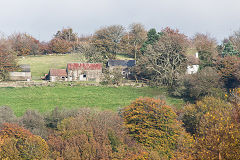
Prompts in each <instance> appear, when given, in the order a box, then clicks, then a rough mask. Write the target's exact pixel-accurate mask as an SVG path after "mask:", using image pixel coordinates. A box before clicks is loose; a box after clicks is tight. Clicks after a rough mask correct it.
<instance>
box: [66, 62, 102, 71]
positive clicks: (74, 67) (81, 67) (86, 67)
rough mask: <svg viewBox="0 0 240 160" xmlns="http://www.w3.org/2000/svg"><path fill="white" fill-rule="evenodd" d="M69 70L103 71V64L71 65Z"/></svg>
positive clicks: (68, 67) (68, 66) (68, 65)
mask: <svg viewBox="0 0 240 160" xmlns="http://www.w3.org/2000/svg"><path fill="white" fill-rule="evenodd" d="M67 69H68V70H102V63H69V64H67Z"/></svg>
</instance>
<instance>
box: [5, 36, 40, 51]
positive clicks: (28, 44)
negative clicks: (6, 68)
mask: <svg viewBox="0 0 240 160" xmlns="http://www.w3.org/2000/svg"><path fill="white" fill-rule="evenodd" d="M8 39H9V41H10V42H11V46H12V49H13V50H14V51H15V52H16V53H17V55H18V56H25V55H36V54H39V53H40V52H39V44H40V43H39V41H38V40H37V39H35V38H34V37H33V36H31V35H29V34H27V33H15V34H12V35H10V36H9V38H8Z"/></svg>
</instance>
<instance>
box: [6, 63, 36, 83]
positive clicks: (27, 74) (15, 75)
mask: <svg viewBox="0 0 240 160" xmlns="http://www.w3.org/2000/svg"><path fill="white" fill-rule="evenodd" d="M31 79H32V74H31V69H30V65H29V64H23V65H20V66H19V70H17V71H14V72H9V80H11V81H30V80H31Z"/></svg>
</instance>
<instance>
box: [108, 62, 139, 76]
mask: <svg viewBox="0 0 240 160" xmlns="http://www.w3.org/2000/svg"><path fill="white" fill-rule="evenodd" d="M135 65H136V61H135V60H109V61H108V63H107V67H108V68H109V71H114V70H120V72H121V73H122V75H123V76H124V77H126V78H128V76H129V75H130V74H131V72H130V68H131V67H133V66H135Z"/></svg>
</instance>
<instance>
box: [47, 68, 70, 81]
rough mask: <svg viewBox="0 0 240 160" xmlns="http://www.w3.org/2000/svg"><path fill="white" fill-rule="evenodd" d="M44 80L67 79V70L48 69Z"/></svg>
mask: <svg viewBox="0 0 240 160" xmlns="http://www.w3.org/2000/svg"><path fill="white" fill-rule="evenodd" d="M46 80H50V81H51V82H56V81H67V71H66V69H50V70H49V73H48V75H47V76H46Z"/></svg>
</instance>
